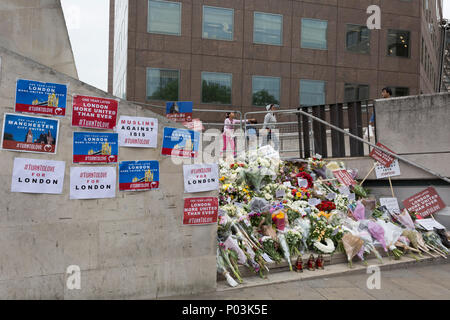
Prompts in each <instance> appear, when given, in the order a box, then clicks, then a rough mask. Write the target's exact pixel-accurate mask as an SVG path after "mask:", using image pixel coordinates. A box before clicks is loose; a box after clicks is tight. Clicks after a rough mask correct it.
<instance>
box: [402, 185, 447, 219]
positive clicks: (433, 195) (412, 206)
mask: <svg viewBox="0 0 450 320" xmlns="http://www.w3.org/2000/svg"><path fill="white" fill-rule="evenodd" d="M403 205H404V206H405V208H406V209H408V211H409V212H415V213H418V214H419V215H420V216H422V217H423V218H425V217H428V216H429V215H432V214H433V213H436V212H438V211H440V210H442V209H444V208H445V203H444V201H442V199H441V197H440V196H439V194H438V193H437V191H436V189H434V188H433V187H428V188H426V189H425V190H423V191H421V192H419V193H417V194H415V195H413V196H412V197H409V198H408V199H406V200H403Z"/></svg>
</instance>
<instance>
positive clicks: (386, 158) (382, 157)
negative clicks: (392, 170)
mask: <svg viewBox="0 0 450 320" xmlns="http://www.w3.org/2000/svg"><path fill="white" fill-rule="evenodd" d="M377 146H378V147H380V148H383V149H386V150H388V151H390V152H392V153H395V152H394V151H392V150H391V149H389V148H388V147H386V146H385V145H382V144H381V143H379V142H378V143H377ZM369 156H370V157H372V158H373V159H375V160H376V161H378V162H379V163H380V164H382V165H383V166H385V167H386V168H389V167H390V166H391V164H392V162H394V160H395V158H394V157H392V156H390V155H388V154H387V153H384V152H383V151H380V150H378V149H375V148H373V149H372V151H371V152H370V153H369Z"/></svg>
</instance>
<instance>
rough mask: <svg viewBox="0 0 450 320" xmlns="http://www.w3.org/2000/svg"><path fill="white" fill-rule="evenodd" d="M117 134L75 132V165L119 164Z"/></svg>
mask: <svg viewBox="0 0 450 320" xmlns="http://www.w3.org/2000/svg"><path fill="white" fill-rule="evenodd" d="M117 139H118V138H117V133H109V132H74V133H73V163H117V158H118V155H119V144H118V141H117Z"/></svg>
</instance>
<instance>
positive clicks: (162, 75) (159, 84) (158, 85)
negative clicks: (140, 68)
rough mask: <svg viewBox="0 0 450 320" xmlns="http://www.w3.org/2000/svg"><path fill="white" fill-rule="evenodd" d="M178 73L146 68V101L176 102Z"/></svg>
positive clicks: (176, 71)
mask: <svg viewBox="0 0 450 320" xmlns="http://www.w3.org/2000/svg"><path fill="white" fill-rule="evenodd" d="M178 83H179V71H178V70H168V69H153V68H147V100H164V101H178V87H179V85H178Z"/></svg>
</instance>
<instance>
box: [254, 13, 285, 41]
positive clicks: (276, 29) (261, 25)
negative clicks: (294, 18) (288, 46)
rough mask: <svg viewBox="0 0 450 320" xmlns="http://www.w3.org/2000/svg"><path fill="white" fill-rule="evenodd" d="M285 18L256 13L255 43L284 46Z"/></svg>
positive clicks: (277, 15) (278, 15)
mask: <svg viewBox="0 0 450 320" xmlns="http://www.w3.org/2000/svg"><path fill="white" fill-rule="evenodd" d="M282 39H283V16H282V15H280V14H269V13H261V12H255V14H254V20H253V42H254V43H263V44H273V45H279V46H281V45H282Z"/></svg>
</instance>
